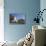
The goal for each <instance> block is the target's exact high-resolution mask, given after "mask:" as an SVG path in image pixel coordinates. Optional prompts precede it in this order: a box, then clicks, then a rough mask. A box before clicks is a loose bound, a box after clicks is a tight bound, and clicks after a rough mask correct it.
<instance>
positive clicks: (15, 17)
mask: <svg viewBox="0 0 46 46" xmlns="http://www.w3.org/2000/svg"><path fill="white" fill-rule="evenodd" d="M9 21H10V24H25V22H26V20H25V15H24V14H21V13H10V14H9Z"/></svg>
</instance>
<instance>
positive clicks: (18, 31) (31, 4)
mask: <svg viewBox="0 0 46 46" xmlns="http://www.w3.org/2000/svg"><path fill="white" fill-rule="evenodd" d="M39 9H40V0H4V35H5V37H4V38H5V40H7V41H18V40H19V39H20V38H22V37H24V36H25V35H26V34H27V33H28V32H29V31H30V30H31V29H32V25H35V23H34V22H33V19H34V17H36V16H37V15H36V14H35V13H36V12H37V11H39ZM17 12H21V13H24V15H25V16H26V24H24V25H16V24H12V25H11V24H10V23H9V14H10V13H17Z"/></svg>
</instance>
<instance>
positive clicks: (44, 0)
mask: <svg viewBox="0 0 46 46" xmlns="http://www.w3.org/2000/svg"><path fill="white" fill-rule="evenodd" d="M40 9H41V10H43V9H46V0H41V1H40ZM42 17H43V19H44V20H43V22H42V21H40V25H42V26H45V27H46V11H45V12H44V13H43V15H42ZM45 41H46V40H45ZM45 43H46V42H45Z"/></svg>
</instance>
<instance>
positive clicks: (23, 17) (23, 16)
mask: <svg viewBox="0 0 46 46" xmlns="http://www.w3.org/2000/svg"><path fill="white" fill-rule="evenodd" d="M12 15H13V16H16V18H17V19H24V20H25V14H12Z"/></svg>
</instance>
